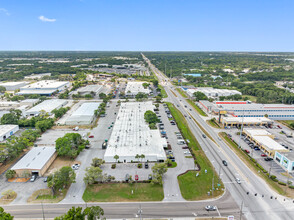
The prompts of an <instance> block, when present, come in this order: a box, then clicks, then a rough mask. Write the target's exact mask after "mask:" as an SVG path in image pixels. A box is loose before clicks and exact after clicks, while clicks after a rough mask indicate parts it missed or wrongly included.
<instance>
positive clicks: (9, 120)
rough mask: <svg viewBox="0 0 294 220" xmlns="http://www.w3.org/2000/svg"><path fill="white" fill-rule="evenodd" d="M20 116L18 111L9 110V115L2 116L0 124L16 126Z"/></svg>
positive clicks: (20, 113)
mask: <svg viewBox="0 0 294 220" xmlns="http://www.w3.org/2000/svg"><path fill="white" fill-rule="evenodd" d="M21 115H22V112H21V111H20V110H18V109H14V110H10V113H6V114H4V115H3V116H2V118H1V120H0V122H1V124H3V125H4V124H14V125H16V124H17V123H18V120H19V119H20V117H21Z"/></svg>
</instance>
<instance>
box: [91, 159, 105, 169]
mask: <svg viewBox="0 0 294 220" xmlns="http://www.w3.org/2000/svg"><path fill="white" fill-rule="evenodd" d="M104 163H105V160H102V159H100V158H98V157H95V158H93V159H92V163H91V166H92V167H100V166H101V165H102V164H104Z"/></svg>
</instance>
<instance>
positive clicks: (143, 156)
mask: <svg viewBox="0 0 294 220" xmlns="http://www.w3.org/2000/svg"><path fill="white" fill-rule="evenodd" d="M140 158H141V162H142V160H143V159H144V158H145V155H144V154H141V155H140Z"/></svg>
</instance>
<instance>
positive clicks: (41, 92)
mask: <svg viewBox="0 0 294 220" xmlns="http://www.w3.org/2000/svg"><path fill="white" fill-rule="evenodd" d="M55 91H56V89H33V90H22V91H20V92H18V93H17V94H18V95H31V94H39V95H47V94H52V93H54V92H55Z"/></svg>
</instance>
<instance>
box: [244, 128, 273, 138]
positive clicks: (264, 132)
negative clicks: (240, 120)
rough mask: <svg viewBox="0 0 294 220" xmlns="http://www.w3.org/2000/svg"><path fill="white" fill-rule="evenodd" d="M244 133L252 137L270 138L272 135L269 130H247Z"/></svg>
mask: <svg viewBox="0 0 294 220" xmlns="http://www.w3.org/2000/svg"><path fill="white" fill-rule="evenodd" d="M244 131H246V132H247V133H248V134H249V135H250V136H270V135H271V133H269V132H268V131H267V130H264V129H249V128H245V129H244Z"/></svg>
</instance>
